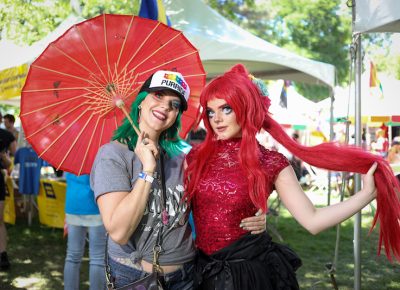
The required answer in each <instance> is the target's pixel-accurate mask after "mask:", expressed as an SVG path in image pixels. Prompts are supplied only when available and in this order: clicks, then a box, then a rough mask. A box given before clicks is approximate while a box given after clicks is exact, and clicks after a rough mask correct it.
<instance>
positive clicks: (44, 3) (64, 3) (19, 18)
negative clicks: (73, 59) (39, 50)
mask: <svg viewBox="0 0 400 290" xmlns="http://www.w3.org/2000/svg"><path fill="white" fill-rule="evenodd" d="M70 13H71V8H70V6H69V0H59V1H48V0H2V2H1V3H0V35H1V37H2V38H6V39H9V40H12V41H14V42H15V43H19V44H28V45H30V44H32V43H34V42H36V41H38V40H40V39H42V38H43V37H44V36H46V35H47V34H49V33H50V32H51V31H53V30H54V29H55V28H56V27H57V26H58V25H59V24H60V23H61V22H62V21H63V20H64V19H65V18H66V17H67V16H68V15H69V14H70Z"/></svg>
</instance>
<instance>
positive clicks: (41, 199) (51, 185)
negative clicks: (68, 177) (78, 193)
mask: <svg viewBox="0 0 400 290" xmlns="http://www.w3.org/2000/svg"><path fill="white" fill-rule="evenodd" d="M65 190H66V184H65V183H63V182H58V181H54V180H48V179H42V180H40V188H39V195H38V207H39V221H40V223H42V224H44V225H47V226H49V227H54V228H60V229H63V228H64V219H65V209H64V207H65Z"/></svg>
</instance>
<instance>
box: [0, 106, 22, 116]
mask: <svg viewBox="0 0 400 290" xmlns="http://www.w3.org/2000/svg"><path fill="white" fill-rule="evenodd" d="M0 112H1V113H2V114H3V116H4V115H5V114H11V115H14V116H15V117H17V116H18V115H19V112H20V108H19V107H16V106H12V105H6V104H0Z"/></svg>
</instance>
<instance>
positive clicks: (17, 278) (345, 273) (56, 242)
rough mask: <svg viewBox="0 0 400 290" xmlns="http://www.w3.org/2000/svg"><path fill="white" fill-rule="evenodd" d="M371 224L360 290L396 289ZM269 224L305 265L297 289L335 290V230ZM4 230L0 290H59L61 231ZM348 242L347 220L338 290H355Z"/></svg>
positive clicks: (398, 268) (22, 226)
mask: <svg viewBox="0 0 400 290" xmlns="http://www.w3.org/2000/svg"><path fill="white" fill-rule="evenodd" d="M313 194H314V193H313ZM371 218H372V214H371V213H370V207H366V209H365V210H364V211H363V228H362V234H361V238H362V244H361V248H362V257H361V260H362V270H361V271H362V278H361V279H362V281H361V289H363V290H383V289H400V264H399V263H393V264H392V263H390V262H388V261H387V259H386V258H385V256H384V255H383V254H382V256H377V254H376V251H377V244H378V242H377V239H378V231H377V229H375V230H374V231H373V232H372V234H371V235H368V230H369V226H370V225H371ZM269 222H270V223H271V224H272V225H274V226H275V227H276V229H277V230H278V232H279V234H280V235H281V236H282V238H283V239H284V241H283V243H285V244H288V245H289V246H290V247H291V248H293V249H294V250H295V251H296V252H297V253H298V255H299V256H300V257H301V258H302V260H303V266H302V267H301V268H300V269H299V270H298V272H297V274H298V279H299V283H300V286H301V289H315V290H317V289H334V288H333V286H332V284H331V279H330V276H329V273H328V272H327V270H326V268H325V264H326V263H331V262H332V261H333V256H334V251H335V241H336V228H332V229H329V230H327V231H325V232H323V233H320V234H318V235H316V236H312V235H310V234H309V233H308V232H306V231H305V230H304V229H303V228H302V227H301V226H300V225H299V224H297V222H296V221H295V220H294V219H293V218H292V217H291V216H290V215H289V214H288V212H287V211H286V210H285V209H284V208H283V207H281V209H280V214H279V217H269ZM7 229H8V233H9V245H8V252H9V256H10V260H11V263H12V267H11V269H10V270H9V271H7V272H0V289H1V290H11V289H29V290H45V289H46V290H48V289H63V267H64V258H65V247H66V240H65V239H64V238H63V232H62V230H60V229H51V228H48V227H45V226H41V225H39V223H38V221H37V219H34V223H33V225H31V226H28V225H27V222H26V219H18V220H17V223H16V225H15V226H12V225H7ZM274 238H275V237H274ZM352 240H353V219H350V220H348V221H346V222H345V223H344V224H342V227H341V239H340V252H339V258H338V264H337V267H336V271H335V273H334V276H335V279H336V282H337V284H338V287H339V289H340V290H347V289H353V285H354V279H353V276H354V267H353V243H352ZM87 278H88V259H87V254H86V258H85V260H84V263H83V265H82V269H81V286H82V287H81V289H88V282H87V280H88V279H87ZM244 290H245V289H244Z"/></svg>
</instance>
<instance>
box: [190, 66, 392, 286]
mask: <svg viewBox="0 0 400 290" xmlns="http://www.w3.org/2000/svg"><path fill="white" fill-rule="evenodd" d="M200 103H201V105H202V107H203V108H204V110H203V115H202V118H203V121H204V124H205V126H206V129H207V132H208V133H207V135H206V138H205V140H204V142H203V143H202V144H200V145H199V146H197V147H195V148H193V149H192V150H191V152H190V153H189V155H188V156H187V158H186V161H187V169H186V171H185V184H186V187H187V193H186V195H187V198H188V199H189V200H190V201H191V202H192V206H193V215H194V221H195V228H196V235H197V236H196V245H197V248H198V250H199V254H198V258H197V263H196V277H195V283H196V284H197V285H198V288H200V289H218V290H219V289H298V288H299V286H298V283H297V279H296V275H295V271H296V269H297V268H298V267H299V266H300V265H301V261H300V259H299V258H298V257H297V256H296V254H295V253H294V252H292V251H291V250H290V249H289V248H287V247H285V246H283V245H278V244H275V243H273V242H272V241H271V237H269V236H268V234H267V233H266V232H264V233H261V234H259V235H249V234H248V233H246V232H245V231H243V230H242V229H240V228H239V229H238V228H237V227H236V226H235V225H237V223H238V222H239V221H240V220H241V219H243V217H246V216H249V215H251V213H253V212H255V211H256V210H257V208H261V209H263V210H264V212H265V211H266V210H267V200H268V197H269V195H270V194H271V192H272V191H273V190H274V189H275V190H276V191H277V193H278V194H279V197H280V199H281V200H282V202H283V203H284V205H285V206H286V208H287V209H288V210H289V212H290V213H291V214H292V215H293V217H294V218H295V219H296V220H297V221H298V222H299V223H300V224H301V225H302V226H303V227H304V228H305V229H307V230H308V231H309V232H311V233H312V234H317V233H318V232H320V231H322V230H325V229H327V228H329V227H332V226H334V225H336V224H338V223H340V222H342V221H343V220H345V219H347V218H349V217H351V216H352V215H353V214H355V213H356V212H358V211H360V210H361V209H362V208H363V207H364V206H366V205H367V204H368V203H370V202H371V201H372V200H373V199H374V198H377V204H378V209H377V211H376V215H375V219H374V223H373V226H375V223H376V222H377V221H378V220H379V222H380V242H379V249H380V248H381V246H382V244H383V246H384V248H385V252H386V254H387V256H388V258H389V259H391V257H392V255H393V256H395V257H396V258H397V259H398V260H400V224H399V217H400V202H399V183H398V182H397V180H396V179H395V177H394V175H393V173H392V171H391V169H390V167H389V165H388V163H387V162H386V161H385V160H384V159H383V158H382V157H380V156H376V155H372V154H370V153H368V152H365V151H363V150H362V149H360V148H358V147H355V146H340V145H338V144H336V143H323V144H320V145H317V146H314V147H306V146H302V145H301V144H299V143H297V142H295V141H294V140H293V139H292V138H291V137H290V136H288V135H287V134H286V133H285V132H284V130H283V129H282V127H281V126H280V125H279V124H278V123H277V122H276V121H274V120H273V119H272V118H271V116H270V115H269V113H268V107H269V105H270V101H269V99H268V97H267V92H266V91H263V86H260V85H257V80H256V79H254V78H253V77H249V74H248V72H247V70H246V68H245V67H244V66H243V65H241V64H238V65H236V66H234V67H233V68H232V69H231V70H230V71H228V72H226V73H225V74H224V75H222V76H219V77H217V78H216V79H214V80H213V81H211V82H210V83H209V84H208V85H207V86H206V88H205V89H204V90H203V92H202V94H201V96H200ZM260 129H265V130H266V131H268V132H269V133H270V134H271V136H272V137H273V138H274V139H275V140H277V141H278V142H279V143H281V144H282V145H283V146H285V147H286V148H287V149H288V150H289V151H291V152H292V153H293V154H294V155H295V156H297V157H298V158H300V159H302V160H303V161H305V162H307V163H309V164H311V165H314V166H317V167H320V168H325V169H328V170H334V171H344V170H345V171H351V172H357V173H362V174H365V175H364V176H363V188H362V190H360V191H359V192H357V193H356V194H355V195H354V196H352V197H350V198H349V199H347V200H346V201H344V202H342V203H340V204H336V205H331V206H327V207H324V208H316V207H315V206H314V205H313V204H312V203H311V201H310V200H309V199H308V198H307V196H306V194H305V193H304V191H303V190H302V188H301V187H300V185H299V183H298V181H297V178H296V175H295V173H294V171H293V169H292V167H291V166H289V162H288V160H287V159H286V158H285V157H284V156H283V155H282V154H280V153H278V152H275V151H269V150H267V149H265V148H263V147H262V146H260V145H259V144H258V142H257V140H256V133H257V132H259V131H260ZM374 177H375V179H374Z"/></svg>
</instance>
